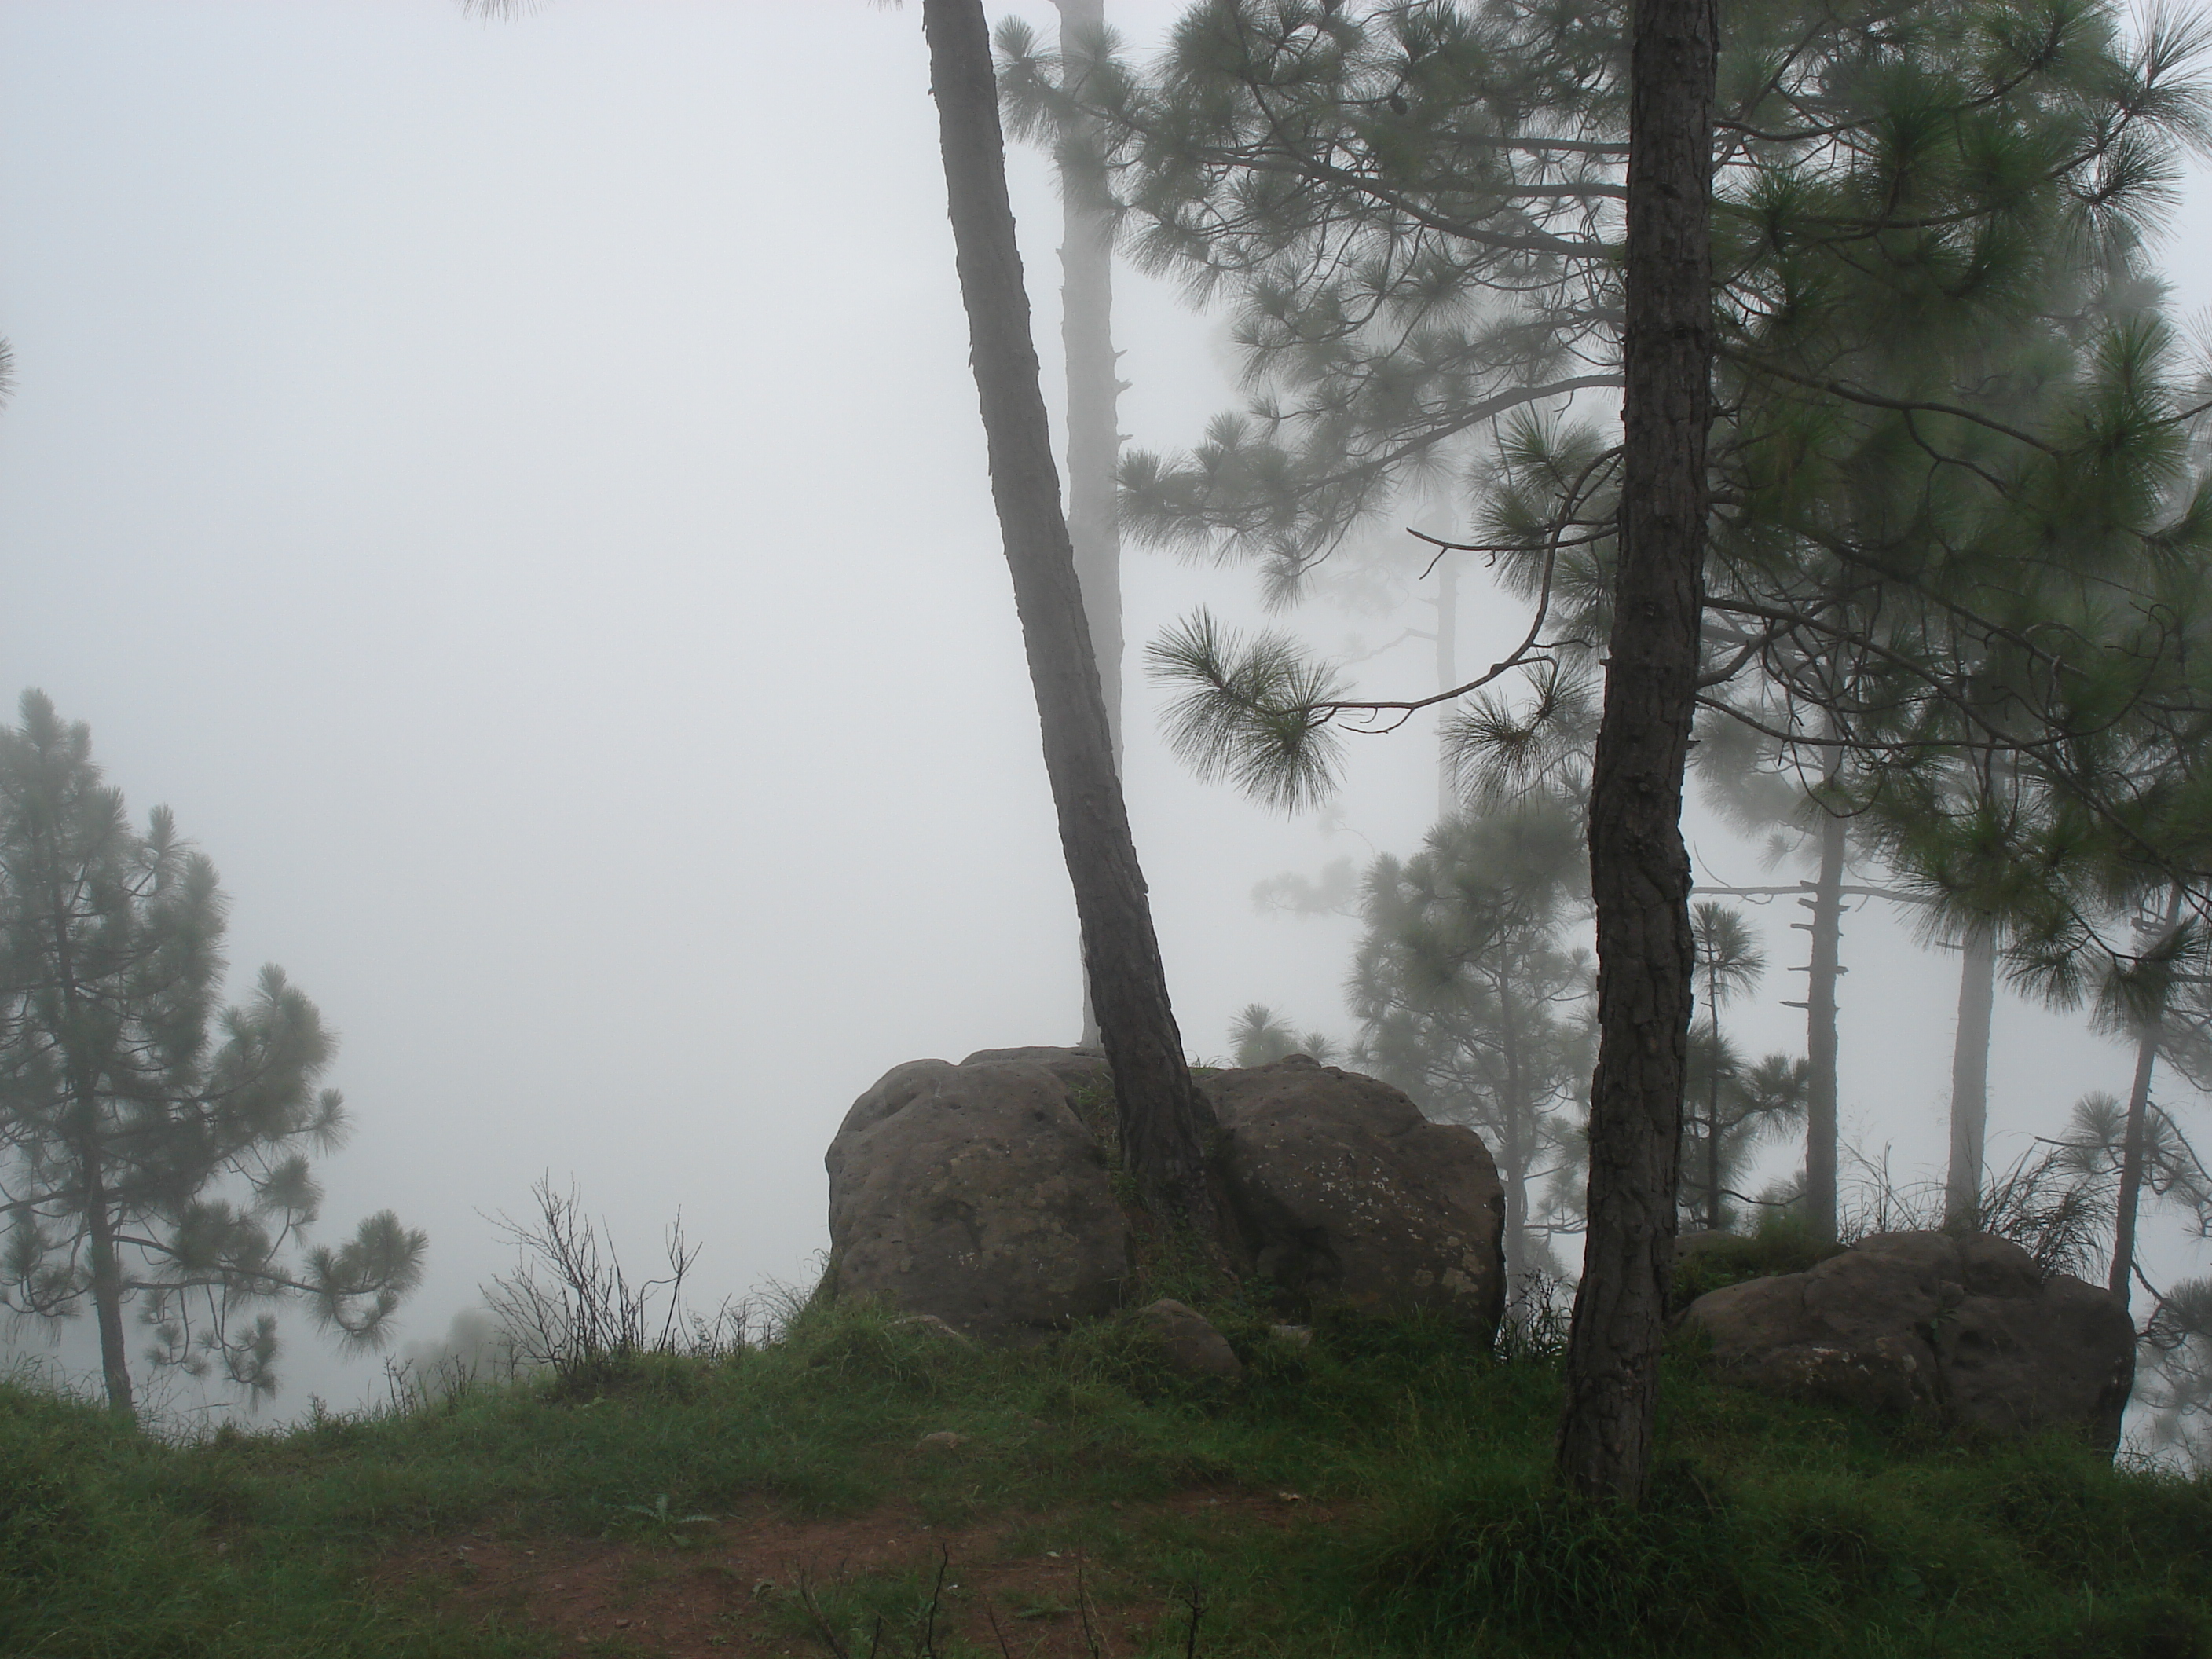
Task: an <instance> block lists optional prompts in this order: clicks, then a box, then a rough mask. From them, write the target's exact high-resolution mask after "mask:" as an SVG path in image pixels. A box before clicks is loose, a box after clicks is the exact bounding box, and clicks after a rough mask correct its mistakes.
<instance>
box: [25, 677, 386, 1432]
mask: <svg viewBox="0 0 2212 1659" xmlns="http://www.w3.org/2000/svg"><path fill="white" fill-rule="evenodd" d="M224 909H225V902H224V898H223V895H222V889H221V887H220V886H219V885H218V884H216V872H215V868H214V866H212V865H211V864H210V863H209V861H208V860H207V859H206V857H205V856H204V855H203V854H199V853H197V852H194V851H193V850H192V849H191V848H190V847H189V846H188V845H187V844H186V843H185V842H183V841H181V840H180V839H179V837H178V836H177V833H176V829H175V826H174V825H173V823H172V822H171V820H170V817H169V815H168V813H167V811H163V810H161V809H156V810H155V812H154V814H153V815H152V817H151V818H150V819H149V822H148V824H147V827H146V829H144V830H143V832H142V831H140V830H137V829H133V828H132V827H131V823H130V822H129V821H128V819H127V818H126V817H125V813H124V805H123V797H122V794H121V793H120V792H119V791H118V790H116V789H114V788H112V787H109V786H108V785H107V784H106V783H105V782H103V781H101V777H100V769H99V768H98V767H96V766H94V764H93V761H92V750H91V738H90V735H89V734H88V732H87V731H86V729H85V727H84V726H82V725H81V724H80V725H67V724H64V722H63V721H62V720H60V719H59V718H58V716H57V715H56V714H55V713H54V708H53V705H52V702H49V701H48V700H47V699H46V696H44V695H43V694H42V693H40V692H37V691H27V692H26V693H24V695H23V701H22V724H21V726H18V727H15V728H12V729H5V730H0V981H4V990H0V1207H3V1208H4V1211H5V1213H6V1216H7V1224H6V1233H5V1241H4V1251H5V1255H4V1289H0V1303H4V1305H5V1306H7V1307H9V1308H10V1309H12V1310H15V1311H16V1312H18V1313H21V1314H27V1315H30V1316H35V1317H39V1318H43V1319H49V1320H59V1319H64V1318H66V1317H69V1316H72V1315H76V1314H77V1313H80V1312H82V1311H83V1310H86V1309H87V1308H89V1309H90V1310H91V1312H92V1314H93V1316H94V1322H95V1324H96V1326H97V1328H98V1331H99V1338H100V1370H101V1373H102V1376H103V1377H104V1379H105V1382H106V1389H107V1399H108V1403H109V1404H110V1405H111V1406H113V1407H116V1408H117V1409H118V1410H125V1411H127V1410H129V1409H131V1405H132V1400H133V1390H132V1387H131V1365H130V1355H129V1353H128V1352H127V1349H128V1343H127V1340H126V1338H125V1313H126V1312H128V1311H133V1310H135V1312H136V1313H137V1316H138V1318H139V1320H140V1321H141V1322H143V1323H144V1324H145V1325H147V1326H148V1327H149V1328H150V1329H151V1332H152V1335H153V1339H154V1340H153V1343H152V1346H151V1357H152V1358H153V1360H154V1362H155V1364H175V1365H180V1366H182V1367H184V1368H185V1369H186V1370H189V1371H191V1373H193V1374H195V1375H204V1374H206V1373H207V1372H208V1371H209V1370H211V1369H220V1370H221V1371H222V1375H223V1376H225V1377H227V1378H228V1381H230V1382H231V1383H235V1384H236V1385H238V1386H239V1387H240V1388H243V1389H246V1391H247V1393H248V1395H249V1396H251V1397H255V1398H258V1397H261V1396H264V1395H268V1394H270V1393H272V1392H273V1391H274V1390H275V1389H276V1370H275V1362H276V1354H277V1336H276V1318H275V1316H274V1314H273V1313H271V1312H270V1311H269V1309H270V1305H271V1304H275V1303H277V1302H279V1301H283V1300H286V1299H292V1300H298V1301H302V1302H305V1303H306V1304H307V1307H308V1309H309V1310H310V1311H311V1312H312V1314H313V1316H314V1318H315V1320H316V1321H317V1322H318V1323H319V1324H321V1325H322V1326H324V1327H325V1328H327V1329H329V1330H331V1331H334V1332H336V1333H337V1335H338V1336H339V1337H340V1339H341V1340H343V1341H344V1342H346V1343H348V1344H349V1345H359V1346H374V1344H376V1343H377V1342H379V1341H380V1340H381V1339H382V1338H383V1336H384V1335H385V1334H386V1328H387V1321H388V1320H389V1318H390V1316H391V1315H392V1310H394V1309H395V1308H396V1307H398V1304H399V1301H400V1298H401V1297H404V1295H405V1294H406V1293H407V1292H408V1291H410V1290H411V1289H412V1288H413V1287H414V1285H415V1284H416V1280H417V1279H419V1278H420V1276H421V1273H422V1252H423V1246H424V1239H423V1236H422V1234H421V1233H420V1232H417V1231H413V1230H412V1229H410V1228H407V1227H404V1226H402V1225H400V1223H399V1221H398V1218H397V1217H395V1216H394V1215H393V1214H392V1212H390V1211H388V1210H386V1211H383V1212H379V1213H378V1214H376V1215H373V1216H371V1217H369V1218H368V1219H367V1220H365V1221H363V1222H362V1224H361V1225H360V1226H359V1228H358V1229H357V1230H356V1232H355V1235H354V1237H353V1238H352V1239H351V1240H350V1241H349V1242H348V1243H344V1244H343V1245H341V1246H338V1247H337V1248H336V1249H332V1248H331V1247H328V1246H315V1245H310V1244H309V1243H308V1242H307V1230H308V1229H309V1228H310V1226H311V1225H313V1222H314V1220H315V1218H316V1211H317V1209H318V1207H319V1203H320V1200H321V1192H320V1189H319V1188H318V1187H317V1185H316V1182H315V1180H314V1176H313V1169H312V1167H311V1165H310V1164H309V1161H308V1157H307V1154H308V1152H310V1151H313V1150H317V1149H325V1148H328V1147H331V1146H335V1145H336V1144H337V1142H338V1141H339V1140H341V1139H343V1134H344V1130H345V1115H344V1112H343V1108H342V1105H341V1103H340V1101H339V1098H338V1095H337V1091H336V1090H333V1089H323V1088H319V1087H318V1086H317V1084H318V1083H319V1079H320V1078H321V1076H322V1074H323V1073H324V1071H325V1069H326V1068H327V1067H328V1066H329V1064H330V1061H331V1055H332V1053H333V1050H334V1048H335V1043H334V1042H333V1040H332V1038H331V1036H330V1035H329V1033H328V1032H326V1031H325V1030H324V1029H323V1024H322V1020H321V1018H320V1016H319V1014H318V1013H317V1012H316V1010H315V1006H314V1004H313V1003H312V1002H310V1001H308V1000H307V998H306V997H305V996H303V995H302V994H301V993H300V991H299V990H298V989H297V987H295V986H293V985H292V984H290V983H289V981H287V980H286V979H285V977H284V975H283V973H281V972H280V971H279V970H277V969H275V968H265V969H263V970H262V973H261V977H260V980H259V982H258V985H257V986H256V987H255V991H254V994H253V996H252V999H251V1000H249V1001H248V1002H246V1005H245V1006H242V1007H235V1008H230V1009H225V1010H222V1011H220V1012H218V1010H217V1007H216V998H217V995H218V994H219V991H220V987H221V983H222V974H223V966H224V963H223V957H222V935H223V916H224ZM211 1025H212V1026H213V1027H214V1028H215V1030H214V1031H213V1032H210V1026H211Z"/></svg>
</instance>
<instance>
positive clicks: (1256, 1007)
mask: <svg viewBox="0 0 2212 1659" xmlns="http://www.w3.org/2000/svg"><path fill="white" fill-rule="evenodd" d="M1229 1048H1230V1052H1231V1054H1232V1055H1233V1056H1234V1057H1235V1059H1236V1061H1237V1064H1238V1065H1239V1066H1268V1065H1273V1063H1274V1062H1275V1061H1276V1060H1287V1059H1288V1058H1289V1057H1290V1056H1291V1055H1292V1054H1304V1055H1305V1056H1306V1058H1308V1059H1309V1060H1321V1061H1322V1062H1323V1063H1324V1064H1325V1063H1327V1062H1328V1061H1329V1060H1334V1059H1335V1058H1336V1044H1335V1042H1334V1041H1333V1040H1332V1039H1331V1038H1330V1037H1329V1036H1328V1033H1326V1032H1324V1031H1319V1030H1313V1031H1300V1030H1297V1028H1296V1027H1295V1026H1293V1025H1291V1024H1290V1023H1289V1022H1288V1021H1286V1020H1285V1019H1284V1018H1281V1016H1279V1014H1277V1013H1276V1012H1275V1011H1274V1010H1273V1008H1270V1007H1269V1006H1267V1004H1266V1003H1264V1002H1251V1003H1247V1004H1246V1005H1245V1006H1244V1007H1243V1010H1242V1011H1241V1012H1239V1013H1238V1014H1237V1018H1235V1019H1234V1020H1233V1021H1231V1024H1230V1027H1229Z"/></svg>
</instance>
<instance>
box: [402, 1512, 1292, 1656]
mask: <svg viewBox="0 0 2212 1659" xmlns="http://www.w3.org/2000/svg"><path fill="white" fill-rule="evenodd" d="M1113 1507H1114V1510H1116V1511H1118V1512H1119V1513H1118V1514H1116V1515H1115V1517H1114V1518H1115V1520H1116V1521H1121V1520H1124V1519H1126V1520H1127V1522H1130V1523H1133V1524H1145V1523H1148V1522H1150V1523H1157V1522H1160V1521H1163V1520H1167V1521H1174V1520H1182V1521H1186V1522H1196V1523H1199V1524H1202V1525H1206V1526H1207V1527H1208V1528H1212V1527H1213V1526H1218V1525H1219V1524H1221V1523H1222V1522H1228V1523H1229V1524H1231V1525H1241V1526H1247V1527H1254V1526H1257V1527H1276V1528H1288V1527H1297V1526H1304V1525H1312V1524H1326V1523H1327V1522H1328V1521H1330V1520H1331V1519H1333V1518H1334V1510H1331V1509H1329V1508H1327V1507H1324V1506H1322V1505H1318V1504H1310V1503H1309V1502H1307V1501H1306V1500H1305V1499H1304V1498H1303V1497H1301V1496H1300V1495H1298V1494H1297V1493H1295V1492H1275V1493H1247V1492H1225V1491H1210V1492H1188V1493H1184V1494H1182V1495H1179V1496H1177V1497H1176V1498H1170V1499H1168V1500H1167V1501H1165V1502H1164V1503H1147V1504H1115V1505H1114V1506H1113ZM640 1519H641V1525H643V1526H644V1527H646V1528H648V1529H652V1528H656V1526H657V1527H658V1529H659V1530H661V1531H664V1532H665V1533H666V1534H668V1537H667V1538H666V1539H647V1540H640V1539H617V1538H600V1539H586V1538H576V1537H568V1536H554V1537H539V1538H517V1537H501V1536H499V1535H496V1534H489V1533H462V1534H454V1535H452V1536H447V1537H440V1538H435V1539H426V1540H423V1541H420V1542H417V1543H416V1544H413V1545H410V1546H408V1547H405V1548H403V1549H400V1550H398V1551H395V1552H393V1553H392V1554H391V1555H390V1556H388V1557H387V1558H386V1560H385V1562H384V1564H383V1565H382V1566H381V1567H380V1570H379V1571H378V1572H377V1574H376V1577H375V1583H376V1588H377V1589H380V1590H381V1591H383V1592H386V1593H387V1594H388V1593H392V1592H399V1593H402V1594H410V1595H416V1596H420V1597H422V1598H424V1599H426V1600H428V1601H430V1602H431V1603H433V1604H434V1605H435V1606H436V1607H438V1608H439V1610H440V1611H441V1613H444V1614H445V1615H446V1616H447V1617H449V1618H459V1619H461V1620H466V1621H468V1622H471V1623H477V1624H493V1623H496V1624H501V1625H505V1626H509V1627H515V1626H520V1627H522V1628H526V1629H530V1630H533V1631H537V1632H542V1633H544V1634H548V1635H552V1636H555V1637H556V1638H560V1639H561V1640H562V1643H563V1646H562V1650H561V1652H562V1659H569V1656H571V1655H572V1654H573V1655H574V1656H575V1659H583V1656H586V1655H615V1654H622V1653H635V1654H638V1655H656V1656H668V1659H707V1656H725V1655H741V1656H775V1659H781V1656H785V1655H789V1656H793V1659H798V1656H813V1655H835V1654H842V1653H847V1652H849V1654H850V1656H851V1659H861V1656H863V1655H865V1654H866V1653H867V1651H868V1648H869V1641H868V1632H867V1631H866V1630H865V1629H863V1630H861V1631H860V1632H859V1635H858V1638H857V1639H855V1638H854V1635H853V1633H852V1632H851V1630H850V1629H849V1628H848V1627H846V1626H845V1621H844V1620H841V1619H839V1618H838V1616H837V1615H838V1610H839V1603H840V1601H841V1599H842V1596H843V1594H844V1593H845V1592H846V1591H847V1590H848V1589H849V1588H850V1587H853V1586H854V1585H856V1584H858V1583H860V1582H861V1581H863V1580H866V1579H871V1578H880V1577H884V1576H886V1575H895V1574H899V1573H906V1574H908V1575H911V1579H912V1582H913V1583H915V1584H916V1585H918V1586H919V1594H918V1595H915V1596H912V1597H909V1598H908V1601H906V1602H905V1603H904V1604H903V1607H904V1609H905V1610H904V1611H902V1612H901V1613H896V1614H894V1615H893V1617H892V1618H891V1619H890V1620H889V1621H887V1622H886V1623H885V1625H884V1631H883V1636H882V1642H881V1647H880V1651H879V1659H889V1656H903V1655H907V1654H909V1653H921V1652H923V1651H926V1649H925V1648H924V1647H923V1646H922V1645H921V1644H920V1642H919V1640H918V1638H919V1636H920V1634H921V1623H922V1621H923V1620H925V1619H926V1617H927V1614H926V1613H925V1612H924V1611H923V1609H924V1608H925V1607H926V1605H927V1601H928V1598H929V1592H930V1588H931V1586H932V1584H933V1583H938V1584H939V1589H938V1590H937V1595H936V1613H935V1622H934V1631H935V1635H936V1638H937V1640H938V1642H939V1643H940V1644H945V1643H947V1642H948V1641H949V1640H950V1639H951V1638H958V1639H960V1640H963V1641H964V1642H967V1643H969V1644H973V1645H975V1646H976V1647H979V1648H981V1649H982V1650H984V1651H986V1652H990V1653H1003V1654H1005V1655H1006V1656H1007V1659H1091V1656H1092V1655H1094V1654H1095V1655H1100V1656H1105V1659H1126V1656H1128V1655H1131V1654H1133V1653H1135V1652H1138V1651H1139V1650H1141V1649H1142V1648H1143V1647H1144V1646H1145V1644H1146V1640H1147V1638H1149V1636H1150V1635H1151V1634H1152V1632H1153V1631H1154V1630H1155V1629H1156V1628H1157V1627H1158V1626H1160V1625H1161V1624H1162V1623H1165V1624H1166V1625H1168V1626H1170V1628H1171V1630H1172V1631H1173V1632H1175V1635H1176V1638H1177V1643H1176V1645H1177V1650H1180V1638H1181V1637H1182V1632H1184V1630H1185V1629H1186V1627H1187V1626H1188V1623H1189V1620H1190V1616H1191V1614H1190V1606H1189V1600H1188V1596H1189V1590H1188V1586H1185V1585H1176V1584H1164V1583H1143V1582H1139V1581H1138V1580H1136V1579H1134V1578H1133V1577H1131V1576H1130V1575H1129V1574H1128V1573H1127V1572H1124V1571H1115V1570H1113V1569H1111V1568H1108V1567H1104V1566H1102V1565H1100V1564H1099V1563H1098V1562H1097V1561H1096V1560H1092V1559H1086V1558H1085V1554H1084V1553H1083V1552H1082V1551H1081V1550H1080V1549H1079V1548H1078V1547H1075V1546H1073V1544H1072V1543H1069V1542H1066V1541H1065V1539H1064V1537H1063V1535H1064V1534H1067V1533H1070V1532H1072V1531H1073V1530H1074V1528H1073V1526H1072V1525H1071V1524H1070V1523H1071V1522H1072V1521H1073V1516H1070V1515H1066V1514H1062V1515H1057V1516H1055V1515H1033V1516H1017V1517H1000V1518H998V1519H994V1520H992V1521H988V1522H978V1523H976V1524H974V1525H971V1526H966V1527H957V1528H953V1527H935V1528H933V1527H932V1526H930V1525H929V1524H928V1523H927V1522H923V1521H922V1520H921V1519H920V1518H919V1516H916V1515H915V1514H914V1513H913V1512H912V1511H910V1510H900V1509H896V1508H885V1509H882V1510H877V1511H875V1512H873V1513H872V1514H869V1515H866V1516H859V1517H855V1518H849V1519H845V1520H837V1521H794V1520H792V1519H790V1518H788V1517H786V1516H778V1515H776V1514H775V1513H774V1512H772V1511H769V1510H763V1511H762V1512H760V1513H758V1514H755V1515H750V1516H735V1517H731V1518H727V1519H720V1520H716V1521H714V1522H711V1523H710V1522H702V1521H694V1522H685V1521H684V1518H683V1517H682V1516H680V1515H675V1516H670V1517H667V1518H666V1519H665V1520H664V1521H659V1522H656V1521H655V1520H654V1519H653V1518H651V1517H640ZM940 1571H941V1574H942V1577H941V1579H940V1577H939V1575H940ZM1200 1589H1201V1593H1202V1591H1203V1586H1201V1587H1200ZM810 1604H811V1607H813V1608H815V1609H818V1610H821V1611H823V1612H826V1613H828V1614H829V1621H830V1623H831V1624H832V1626H833V1629H832V1632H831V1636H833V1637H834V1638H835V1640H836V1643H837V1644H840V1645H837V1646H833V1645H832V1642H831V1639H830V1638H829V1637H825V1636H824V1634H823V1632H822V1630H821V1628H820V1624H821V1620H819V1619H818V1618H817V1614H816V1613H813V1612H810ZM909 1613H910V1614H912V1615H913V1617H912V1618H911V1620H909V1618H908V1614H909ZM1200 1617H1201V1626H1200V1628H1201V1630H1203V1627H1204V1626H1203V1613H1201V1615H1200ZM864 1622H865V1621H864Z"/></svg>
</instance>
